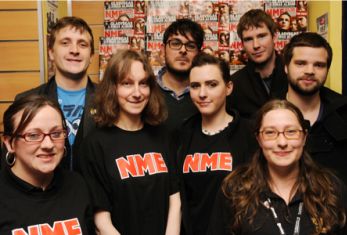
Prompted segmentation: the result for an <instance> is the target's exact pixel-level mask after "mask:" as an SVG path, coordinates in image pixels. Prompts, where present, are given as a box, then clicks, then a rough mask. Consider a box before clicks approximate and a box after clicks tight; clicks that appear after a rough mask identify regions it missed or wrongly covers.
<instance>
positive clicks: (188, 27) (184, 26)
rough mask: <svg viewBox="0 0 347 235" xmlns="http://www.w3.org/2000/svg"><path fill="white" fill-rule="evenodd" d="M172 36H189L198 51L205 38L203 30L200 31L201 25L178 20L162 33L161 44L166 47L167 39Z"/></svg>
mask: <svg viewBox="0 0 347 235" xmlns="http://www.w3.org/2000/svg"><path fill="white" fill-rule="evenodd" d="M174 34H175V35H177V34H181V35H183V36H184V37H187V34H190V35H191V36H192V37H193V39H194V40H195V43H196V45H197V46H198V48H199V50H200V48H201V47H202V44H203V42H204V36H205V33H204V30H203V29H202V27H201V25H200V24H198V23H196V22H194V21H192V20H190V19H178V20H176V21H175V22H173V23H172V24H171V25H169V27H168V28H167V29H166V30H165V32H164V36H163V43H164V44H165V45H166V43H167V41H168V39H169V37H170V36H171V35H174Z"/></svg>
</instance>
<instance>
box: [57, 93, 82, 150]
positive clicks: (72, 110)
mask: <svg viewBox="0 0 347 235" xmlns="http://www.w3.org/2000/svg"><path fill="white" fill-rule="evenodd" d="M57 94H58V102H59V104H60V107H61V110H62V111H63V113H64V116H65V121H66V125H67V127H68V138H69V143H70V145H71V146H72V145H73V143H74V142H75V137H76V134H77V130H78V127H79V125H80V122H81V118H82V114H83V109H84V104H85V97H86V88H83V89H81V90H78V91H67V90H64V89H62V88H61V87H57Z"/></svg>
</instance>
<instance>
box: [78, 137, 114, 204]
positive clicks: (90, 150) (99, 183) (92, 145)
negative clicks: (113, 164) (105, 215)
mask: <svg viewBox="0 0 347 235" xmlns="http://www.w3.org/2000/svg"><path fill="white" fill-rule="evenodd" d="M79 154H80V158H81V173H82V175H83V177H84V179H85V181H86V183H87V186H88V189H89V193H90V195H91V200H92V204H93V209H94V211H98V210H106V211H111V210H112V206H111V200H110V197H111V193H112V192H111V189H112V186H111V185H110V183H109V178H108V176H107V173H106V172H107V171H106V167H105V164H104V157H103V149H102V146H101V144H100V142H99V141H98V139H97V137H95V135H94V136H93V134H92V133H91V134H90V135H89V136H88V137H87V138H86V139H85V140H84V141H83V142H82V144H81V147H80V151H79Z"/></svg>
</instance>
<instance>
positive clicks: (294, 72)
mask: <svg viewBox="0 0 347 235" xmlns="http://www.w3.org/2000/svg"><path fill="white" fill-rule="evenodd" d="M332 55H333V53H332V49H331V47H330V45H329V43H328V42H327V41H326V40H325V39H324V38H323V37H322V36H320V35H318V34H317V33H302V34H298V35H296V36H294V37H293V38H292V39H291V40H290V42H289V43H288V44H287V45H286V46H285V48H284V51H283V56H284V63H285V72H286V73H287V77H288V92H287V94H286V95H284V96H283V97H282V98H284V99H285V98H286V99H287V100H288V101H290V102H291V103H293V104H295V105H296V106H297V107H298V108H299V109H300V110H301V112H302V113H303V115H304V117H305V119H306V120H309V122H310V125H311V127H310V129H309V133H308V139H307V149H308V151H309V152H310V154H311V156H312V158H313V159H314V160H316V161H317V162H318V163H320V164H321V165H322V166H325V167H329V168H331V169H332V170H334V171H335V173H337V174H338V176H340V177H341V179H342V180H344V182H345V183H347V171H346V166H347V97H345V96H342V95H340V94H338V93H336V92H334V91H332V90H331V89H329V88H326V87H324V83H325V81H326V79H327V76H328V72H329V68H330V65H331V61H332Z"/></svg>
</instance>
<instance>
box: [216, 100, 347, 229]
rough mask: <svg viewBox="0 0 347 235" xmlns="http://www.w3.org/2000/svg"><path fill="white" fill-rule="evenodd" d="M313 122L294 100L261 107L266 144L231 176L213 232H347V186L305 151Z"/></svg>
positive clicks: (259, 124) (261, 138)
mask: <svg viewBox="0 0 347 235" xmlns="http://www.w3.org/2000/svg"><path fill="white" fill-rule="evenodd" d="M307 126H308V125H307V123H306V122H305V120H304V118H303V115H302V114H301V112H300V111H299V109H298V108H297V107H295V106H294V105H293V104H291V103H290V102H288V101H285V100H273V101H270V102H268V103H266V104H265V105H264V106H263V107H262V108H261V109H260V111H259V113H258V115H257V118H256V120H255V129H256V137H257V140H258V143H259V145H260V149H259V151H258V152H256V154H255V155H254V156H253V159H252V161H251V163H250V165H249V166H245V167H241V168H238V169H236V170H235V171H233V172H232V173H231V174H230V175H229V176H228V177H227V178H225V180H224V182H223V185H222V190H221V191H220V193H219V194H218V197H217V200H216V205H215V208H214V214H213V218H212V220H211V223H210V227H209V234H238V235H239V234H266V235H272V234H281V235H284V234H294V235H299V234H305V235H307V234H347V229H346V202H345V200H346V198H347V195H346V187H345V185H343V183H342V182H341V181H340V180H339V179H338V178H337V177H335V176H334V175H333V174H332V173H330V172H329V171H327V170H325V169H322V168H319V167H318V166H317V165H316V164H315V163H314V162H313V160H312V159H311V157H310V156H309V155H308V154H307V153H306V152H305V150H304V146H305V141H306V136H307Z"/></svg>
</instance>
